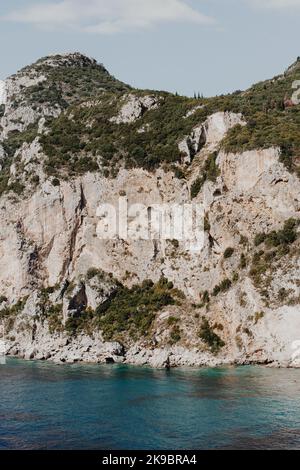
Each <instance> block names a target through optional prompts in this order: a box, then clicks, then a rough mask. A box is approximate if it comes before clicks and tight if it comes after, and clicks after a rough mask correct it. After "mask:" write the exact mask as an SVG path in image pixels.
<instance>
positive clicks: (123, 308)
mask: <svg viewBox="0 0 300 470" xmlns="http://www.w3.org/2000/svg"><path fill="white" fill-rule="evenodd" d="M176 296H177V292H176V290H175V289H174V288H173V285H172V283H169V282H168V281H167V279H165V278H161V280H160V281H159V282H158V283H157V284H153V282H152V281H145V282H143V283H142V285H139V286H134V287H133V288H132V289H128V288H127V287H122V288H120V289H119V290H118V291H117V293H115V294H114V295H113V296H112V298H110V299H109V300H108V301H107V302H105V303H104V304H102V305H100V306H99V307H98V308H97V310H96V315H97V316H98V325H99V327H100V329H101V330H102V331H103V334H104V337H105V338H106V339H107V340H111V339H113V338H115V337H116V336H118V335H119V334H121V333H124V332H127V333H128V334H129V336H130V337H131V338H136V337H141V336H147V335H148V334H149V332H150V329H151V326H152V323H153V321H154V318H155V313H156V312H158V311H159V310H161V309H162V308H163V307H165V306H167V305H173V304H175V301H176Z"/></svg>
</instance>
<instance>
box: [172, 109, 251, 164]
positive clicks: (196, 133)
mask: <svg viewBox="0 0 300 470" xmlns="http://www.w3.org/2000/svg"><path fill="white" fill-rule="evenodd" d="M238 124H240V125H245V122H244V121H243V118H242V115H241V114H234V113H229V112H226V113H224V112H219V113H215V114H213V115H212V116H209V118H208V119H207V120H206V121H205V122H204V123H203V124H200V125H199V126H196V127H195V128H194V129H193V131H192V133H191V134H190V135H189V136H187V137H185V138H184V139H183V140H182V141H181V142H180V143H179V145H178V148H179V151H180V152H181V153H182V155H183V156H184V158H183V161H184V162H185V163H191V162H192V160H193V158H194V157H195V156H196V155H197V153H198V152H200V150H201V148H202V147H203V146H204V145H206V146H207V147H208V146H210V147H211V149H214V148H217V146H218V144H219V143H220V142H221V140H222V139H223V138H224V137H225V135H226V133H227V132H228V131H229V129H231V128H232V127H234V126H236V125H238Z"/></svg>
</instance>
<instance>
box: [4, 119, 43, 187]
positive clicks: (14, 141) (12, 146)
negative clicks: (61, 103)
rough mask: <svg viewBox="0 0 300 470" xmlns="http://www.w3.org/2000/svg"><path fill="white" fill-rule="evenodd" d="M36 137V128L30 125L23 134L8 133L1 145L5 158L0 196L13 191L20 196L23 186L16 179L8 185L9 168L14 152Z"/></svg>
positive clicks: (16, 132)
mask: <svg viewBox="0 0 300 470" xmlns="http://www.w3.org/2000/svg"><path fill="white" fill-rule="evenodd" d="M36 137H37V126H36V125H35V124H32V125H30V126H28V128H27V130H26V131H24V132H18V131H14V132H10V134H9V135H8V138H7V139H6V140H4V142H3V143H2V145H3V148H4V151H5V153H6V158H5V159H4V161H3V163H2V166H3V167H2V170H1V172H0V196H1V195H2V194H3V193H4V192H6V191H14V192H15V193H16V194H18V195H20V194H21V193H22V192H23V190H24V186H23V185H22V184H21V183H20V182H19V181H18V180H17V179H16V180H15V181H14V182H13V183H12V184H9V178H10V166H11V164H12V160H13V156H14V155H15V152H16V151H17V150H18V149H19V148H20V147H21V146H22V145H23V143H24V142H26V143H29V144H30V143H31V142H33V140H34V139H35V138H36Z"/></svg>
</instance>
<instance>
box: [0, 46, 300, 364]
mask: <svg viewBox="0 0 300 470" xmlns="http://www.w3.org/2000/svg"><path fill="white" fill-rule="evenodd" d="M299 76H300V64H299V62H296V63H295V64H294V65H293V67H291V68H290V69H288V70H287V72H286V73H285V74H283V75H281V76H279V77H276V78H275V79H273V80H270V81H267V82H263V83H260V84H258V85H255V86H253V87H252V88H250V89H249V90H247V91H246V92H236V93H234V94H232V95H226V96H221V97H216V98H209V99H206V98H201V99H189V98H184V97H179V96H177V95H176V96H175V95H171V94H168V93H165V92H155V91H143V90H133V89H132V88H130V87H129V86H128V85H125V84H123V83H122V82H119V81H118V80H116V79H115V78H113V77H112V76H111V75H110V74H109V73H108V72H107V70H106V69H105V68H104V67H103V66H102V65H99V64H97V63H96V62H95V61H94V60H93V59H89V58H87V57H85V56H82V55H81V54H78V53H76V54H68V55H64V56H63V55H62V56H52V57H47V58H44V59H41V60H39V61H38V62H37V63H36V64H34V65H32V66H29V67H26V68H25V69H23V70H21V71H20V72H18V73H17V74H16V75H14V76H13V77H10V78H8V79H7V80H6V81H5V82H4V83H3V84H2V83H1V84H0V168H1V172H0V222H1V231H0V258H1V263H0V280H1V282H0V324H1V331H2V333H3V337H4V340H5V347H6V351H7V354H8V355H14V356H19V357H24V358H27V359H44V360H48V359H49V360H54V361H57V362H76V361H87V362H128V363H133V364H150V365H152V366H153V367H168V366H180V365H182V366H184V365H191V366H200V365H215V364H223V363H236V364H241V363H242V364H243V363H251V362H254V363H270V364H275V365H282V366H297V365H298V359H299V358H298V356H297V347H298V343H297V342H299V340H300V279H299V261H300V258H299V253H300V251H299V249H300V237H299V220H300V218H299V211H300V181H299V176H298V175H299V173H300V172H299V171H298V165H299V155H300V128H299V126H300V112H299V109H300V108H299V106H298V105H296V104H295V105H293V103H292V101H290V100H289V102H288V103H289V104H287V101H286V97H287V95H288V94H289V95H292V93H293V91H294V90H293V88H292V83H293V81H294V80H296V79H297V78H299ZM120 198H121V199H122V200H123V201H124V200H126V203H127V204H128V206H129V207H132V206H133V207H134V205H143V206H144V207H146V208H148V211H149V210H150V209H151V207H153V205H160V206H162V205H172V204H177V205H183V204H190V203H191V202H193V203H195V204H198V205H199V206H201V207H202V208H203V211H204V246H203V248H202V249H201V250H197V251H193V250H188V249H187V247H186V243H185V241H184V240H181V239H176V238H174V237H173V238H172V237H171V236H170V238H169V239H168V238H165V239H162V238H160V237H159V236H156V237H153V238H151V239H143V237H136V238H134V237H129V238H126V237H122V236H120V235H119V236H115V237H111V238H104V237H99V233H98V230H99V223H100V224H101V220H102V217H103V214H101V213H99V207H101V205H103V204H110V205H112V206H114V207H118V204H119V203H120ZM135 207H137V206H135ZM139 215H140V214H138V211H137V210H136V211H135V213H132V214H130V215H129V219H128V224H129V231H130V230H133V228H136V227H137V225H138V223H139V220H140V218H139Z"/></svg>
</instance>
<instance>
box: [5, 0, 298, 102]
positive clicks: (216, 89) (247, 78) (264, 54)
mask: <svg viewBox="0 0 300 470" xmlns="http://www.w3.org/2000/svg"><path fill="white" fill-rule="evenodd" d="M299 26H300V0H84V1H83V0H1V2H0V79H4V78H6V77H7V76H9V75H11V74H13V73H15V72H16V71H17V70H19V69H20V68H22V67H23V66H25V65H27V64H30V63H32V62H34V61H35V60H37V59H38V58H40V57H42V56H46V55H49V54H53V53H65V52H74V51H80V52H82V53H84V54H87V55H88V56H92V57H94V58H96V59H97V60H98V61H99V62H101V63H103V64H104V65H105V67H106V68H107V69H108V70H109V71H110V73H112V74H113V75H114V76H116V77H117V78H118V79H120V80H122V81H124V82H126V83H129V84H130V85H132V86H134V87H137V88H146V89H156V90H168V91H171V92H178V93H180V94H182V95H187V96H192V95H193V94H194V92H196V93H198V92H199V93H201V94H203V95H204V96H213V95H217V94H221V93H228V92H231V91H234V90H242V89H246V88H248V87H249V86H250V85H252V84H253V83H256V82H258V81H260V80H264V79H266V78H271V77H273V76H274V75H278V74H279V73H282V72H283V71H284V70H285V69H286V68H287V67H288V66H289V65H290V64H291V63H292V62H294V61H295V60H296V58H297V57H298V56H300V41H299V39H300V28H299Z"/></svg>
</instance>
